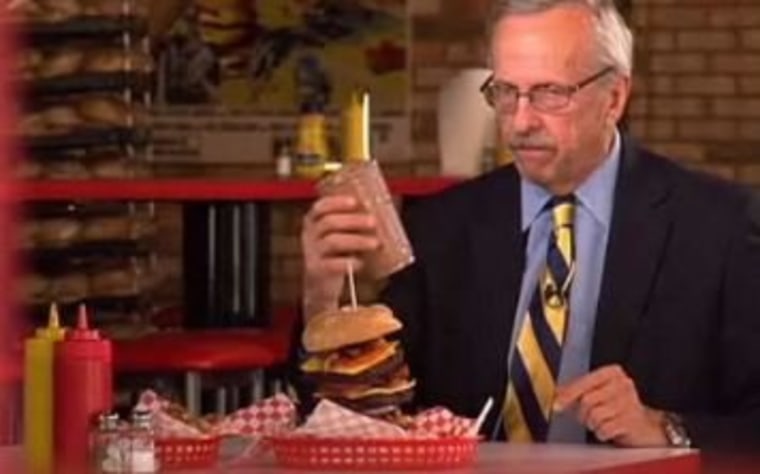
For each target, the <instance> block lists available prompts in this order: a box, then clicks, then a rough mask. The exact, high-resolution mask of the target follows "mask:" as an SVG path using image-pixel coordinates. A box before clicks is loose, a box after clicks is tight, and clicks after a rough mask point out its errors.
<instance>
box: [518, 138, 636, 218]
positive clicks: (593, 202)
mask: <svg viewBox="0 0 760 474" xmlns="http://www.w3.org/2000/svg"><path fill="white" fill-rule="evenodd" d="M620 148H621V140H620V133H619V132H618V131H617V130H615V136H614V138H613V142H612V148H611V149H610V152H609V153H608V154H607V156H606V157H605V159H604V161H602V164H601V165H600V166H599V167H598V168H597V169H595V170H594V172H593V173H591V175H589V177H588V178H587V179H586V181H584V182H583V184H581V186H580V187H579V188H578V189H577V190H576V191H575V197H576V199H577V200H578V203H579V204H581V205H582V206H583V207H585V208H586V209H588V210H589V212H590V213H591V215H592V216H593V217H594V219H595V220H596V221H597V222H599V223H600V224H601V225H603V226H604V227H605V228H608V229H609V226H610V220H611V219H612V204H613V203H612V201H613V197H614V192H615V182H616V181H617V170H618V166H619V164H620ZM520 197H521V207H522V230H523V231H525V230H528V229H529V228H530V226H531V225H533V222H534V221H535V220H536V219H537V218H538V216H539V214H540V213H541V210H542V209H543V208H544V206H545V205H546V203H547V202H548V201H549V199H551V197H552V195H551V193H550V192H548V191H547V190H546V189H544V188H542V187H541V186H539V185H537V184H535V183H533V182H532V181H529V180H527V179H521V180H520Z"/></svg>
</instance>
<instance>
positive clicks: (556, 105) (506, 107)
mask: <svg viewBox="0 0 760 474" xmlns="http://www.w3.org/2000/svg"><path fill="white" fill-rule="evenodd" d="M614 70H615V68H614V67H612V66H607V67H606V68H604V69H602V70H601V71H599V72H597V73H596V74H594V75H592V76H589V77H587V78H586V79H583V80H582V81H580V82H578V83H576V84H573V85H565V84H552V83H548V84H538V85H535V86H533V87H531V88H530V89H528V90H527V91H525V92H520V89H519V88H517V87H516V86H515V85H514V84H510V83H508V82H499V81H497V80H495V79H494V77H493V75H491V76H490V77H489V78H488V79H486V81H485V82H484V83H483V85H482V86H480V92H481V93H482V94H483V97H484V98H485V99H486V102H487V103H488V105H490V106H491V107H493V108H494V109H496V111H497V112H498V113H502V114H511V113H514V112H515V110H517V103H518V102H519V101H520V97H527V98H528V102H529V103H530V105H531V106H532V107H533V108H535V109H536V110H538V111H540V112H557V111H559V110H561V109H563V108H565V107H567V105H568V104H570V100H571V99H572V98H573V95H575V93H577V92H578V91H579V90H581V89H583V88H584V87H586V86H587V85H589V84H591V83H592V82H594V81H596V80H598V79H600V78H602V77H604V76H605V75H607V74H609V73H610V72H612V71H614Z"/></svg>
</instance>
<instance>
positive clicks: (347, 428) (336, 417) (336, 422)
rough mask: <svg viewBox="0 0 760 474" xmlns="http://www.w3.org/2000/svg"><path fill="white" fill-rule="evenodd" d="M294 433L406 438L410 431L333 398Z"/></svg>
mask: <svg viewBox="0 0 760 474" xmlns="http://www.w3.org/2000/svg"><path fill="white" fill-rule="evenodd" d="M291 434H292V435H293V436H314V437H317V438H363V439H373V438H405V437H408V436H409V434H408V433H407V432H406V431H405V430H404V429H403V428H401V427H400V426H398V425H394V424H391V423H388V422H385V421H382V420H377V419H374V418H370V417H368V416H364V415H362V414H360V413H356V412H355V411H352V410H349V409H347V408H344V407H342V406H340V405H338V404H337V403H334V402H331V401H330V400H322V401H320V402H319V403H318V404H317V406H316V407H315V408H314V411H312V413H311V415H310V416H309V417H308V418H307V419H306V422H305V423H304V424H303V425H301V426H300V427H298V428H297V429H296V430H294V431H293V432H292V433H291Z"/></svg>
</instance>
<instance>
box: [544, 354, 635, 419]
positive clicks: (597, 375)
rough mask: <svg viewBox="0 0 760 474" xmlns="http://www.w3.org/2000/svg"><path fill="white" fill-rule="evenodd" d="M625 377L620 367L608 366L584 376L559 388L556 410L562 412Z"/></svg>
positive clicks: (555, 402)
mask: <svg viewBox="0 0 760 474" xmlns="http://www.w3.org/2000/svg"><path fill="white" fill-rule="evenodd" d="M621 375H623V376H624V375H625V372H623V369H621V368H620V366H619V365H608V366H605V367H602V368H599V369H596V370H594V371H593V372H590V373H588V374H586V375H583V376H581V377H579V378H577V379H575V380H573V381H572V382H570V383H568V384H565V385H563V386H561V387H558V388H557V395H556V397H555V399H554V410H555V411H562V410H564V409H565V408H567V407H568V406H570V405H572V404H573V403H575V402H577V401H578V400H580V398H581V397H582V396H584V395H585V394H586V393H588V392H589V391H591V390H594V389H595V388H597V387H600V386H602V385H604V384H606V383H608V382H609V381H610V380H612V379H614V378H616V377H620V376H621Z"/></svg>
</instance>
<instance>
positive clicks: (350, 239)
mask: <svg viewBox="0 0 760 474" xmlns="http://www.w3.org/2000/svg"><path fill="white" fill-rule="evenodd" d="M378 245H380V242H379V241H378V240H377V238H375V237H372V236H366V235H360V234H330V235H327V236H326V237H324V238H323V239H321V240H320V241H319V244H318V252H319V255H320V256H321V257H322V258H326V257H332V256H345V255H348V254H358V253H363V252H369V251H371V250H375V249H376V248H377V246H378Z"/></svg>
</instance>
